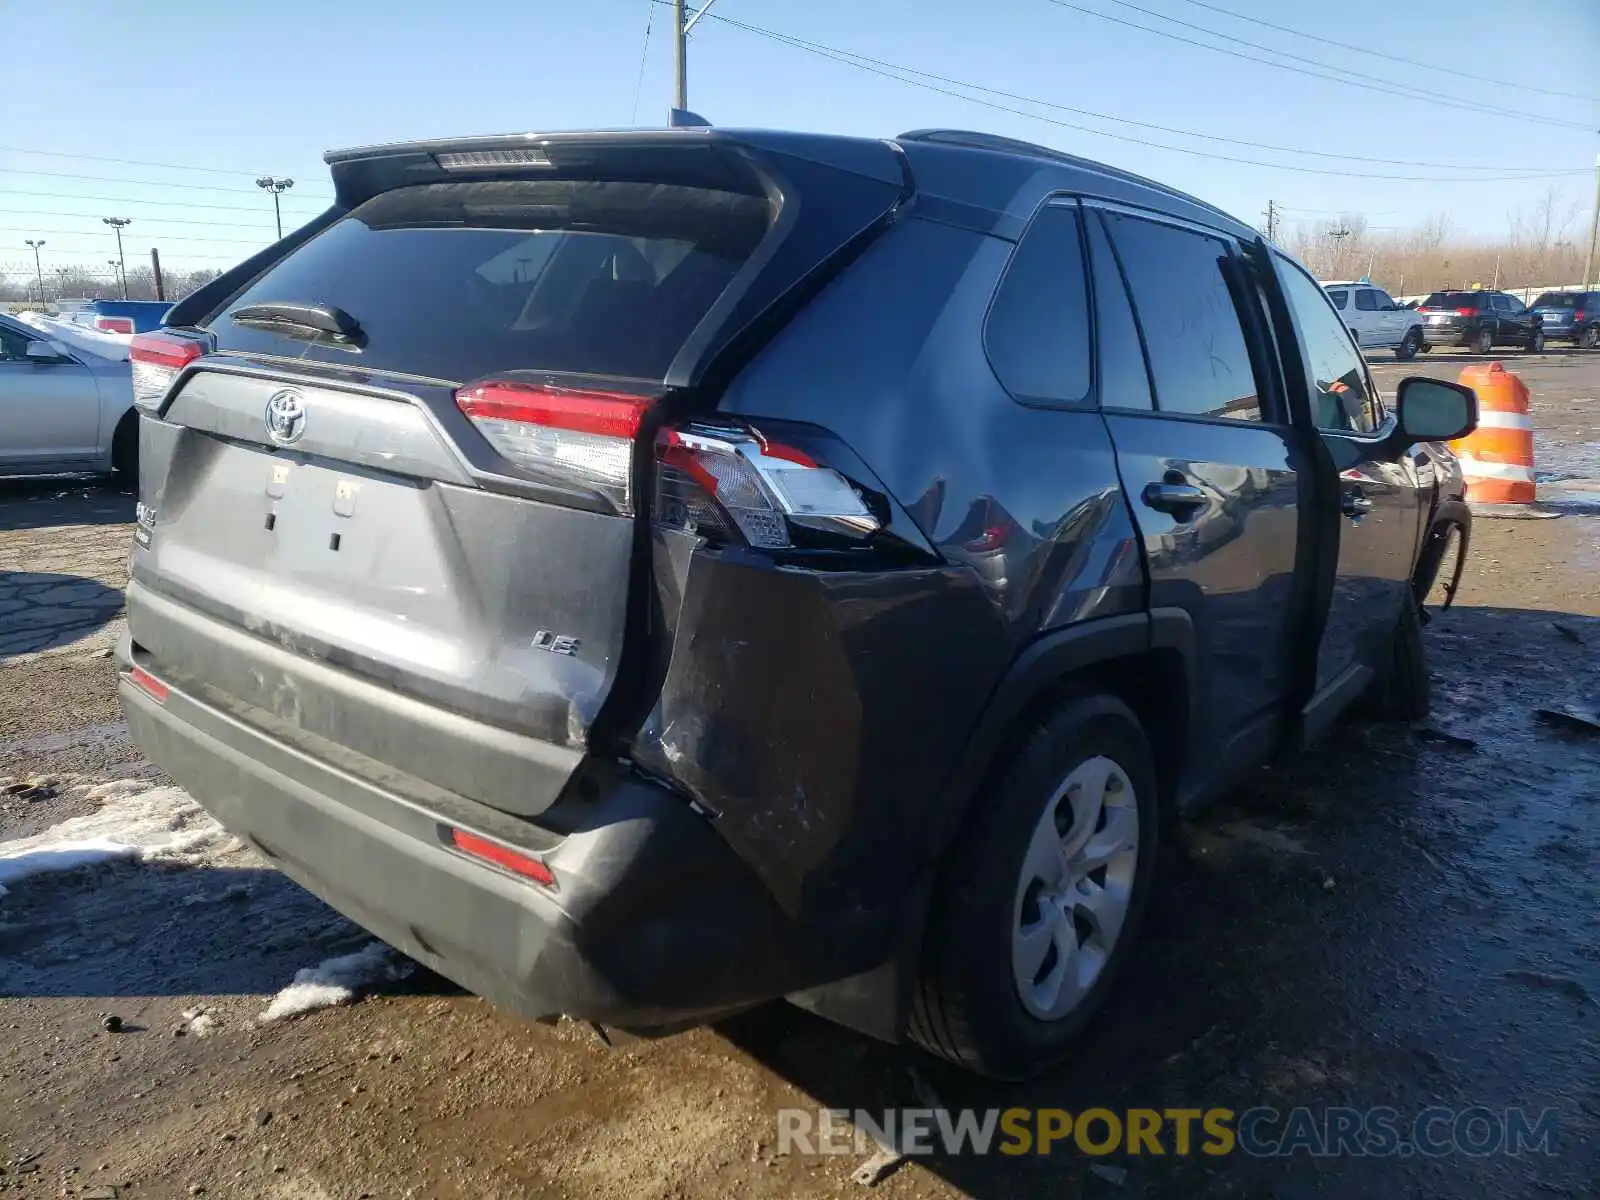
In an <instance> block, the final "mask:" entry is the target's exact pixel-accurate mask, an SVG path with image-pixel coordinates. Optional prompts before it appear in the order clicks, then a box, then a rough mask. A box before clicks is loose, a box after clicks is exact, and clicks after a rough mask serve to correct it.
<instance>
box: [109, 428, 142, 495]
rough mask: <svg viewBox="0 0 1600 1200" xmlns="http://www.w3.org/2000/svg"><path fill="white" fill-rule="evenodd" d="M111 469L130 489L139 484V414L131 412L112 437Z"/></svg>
mask: <svg viewBox="0 0 1600 1200" xmlns="http://www.w3.org/2000/svg"><path fill="white" fill-rule="evenodd" d="M111 469H112V470H113V471H115V472H116V473H117V479H118V480H120V481H121V482H122V483H124V484H126V485H127V486H129V487H133V486H135V485H137V484H138V482H139V414H138V413H136V412H134V411H133V410H131V409H130V410H129V411H128V412H127V414H126V415H125V416H124V417H123V418H122V420H121V421H119V422H117V431H116V432H115V433H114V434H112V435H111Z"/></svg>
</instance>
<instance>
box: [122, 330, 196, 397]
mask: <svg viewBox="0 0 1600 1200" xmlns="http://www.w3.org/2000/svg"><path fill="white" fill-rule="evenodd" d="M204 353H205V348H204V346H202V345H201V343H200V342H199V341H198V340H196V339H195V338H191V337H184V336H183V335H181V334H176V333H140V334H135V335H134V338H133V341H132V342H131V343H129V346H128V361H129V362H130V363H131V364H132V374H133V402H134V403H135V404H137V405H138V406H139V407H141V408H157V407H159V406H160V404H161V401H162V400H163V399H165V398H166V395H167V389H168V388H170V387H171V386H172V381H173V380H174V379H176V378H177V377H178V374H179V373H180V372H181V371H182V370H183V369H184V368H185V367H186V366H188V365H189V364H190V363H192V362H193V361H194V360H195V359H197V358H199V357H200V356H201V355H202V354H204Z"/></svg>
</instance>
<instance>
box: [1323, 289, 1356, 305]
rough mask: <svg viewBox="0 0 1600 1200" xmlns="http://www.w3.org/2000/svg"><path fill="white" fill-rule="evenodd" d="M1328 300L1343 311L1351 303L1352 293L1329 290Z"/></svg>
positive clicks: (1341, 290)
mask: <svg viewBox="0 0 1600 1200" xmlns="http://www.w3.org/2000/svg"><path fill="white" fill-rule="evenodd" d="M1327 292H1328V299H1329V300H1332V301H1333V306H1334V307H1335V308H1339V309H1342V308H1343V307H1344V306H1345V305H1346V304H1348V303H1349V302H1350V293H1349V292H1347V291H1345V290H1344V289H1343V288H1328V289H1327Z"/></svg>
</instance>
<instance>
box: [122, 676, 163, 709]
mask: <svg viewBox="0 0 1600 1200" xmlns="http://www.w3.org/2000/svg"><path fill="white" fill-rule="evenodd" d="M128 682H129V683H131V684H133V685H134V686H135V687H137V688H138V689H139V690H140V691H142V692H144V693H145V694H146V695H148V696H149V697H150V698H151V699H153V700H154V701H155V702H156V703H157V704H165V703H166V702H167V696H168V695H169V692H170V689H168V687H167V685H166V684H164V683H162V682H161V680H159V679H157V678H156V677H155V676H154V675H152V674H150V672H149V671H146V670H145V669H144V668H143V667H134V668H133V669H132V670H131V671H129V672H128Z"/></svg>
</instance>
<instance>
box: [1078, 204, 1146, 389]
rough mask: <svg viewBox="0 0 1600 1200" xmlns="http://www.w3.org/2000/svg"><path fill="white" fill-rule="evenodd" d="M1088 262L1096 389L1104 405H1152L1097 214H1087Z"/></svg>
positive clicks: (1135, 332) (1134, 329) (1118, 274)
mask: <svg viewBox="0 0 1600 1200" xmlns="http://www.w3.org/2000/svg"><path fill="white" fill-rule="evenodd" d="M1088 232H1089V264H1090V267H1091V274H1093V276H1094V307H1095V317H1096V329H1097V330H1098V332H1099V337H1098V338H1097V339H1096V340H1097V341H1098V343H1099V353H1100V374H1099V393H1100V404H1101V407H1103V408H1137V409H1146V410H1148V409H1151V408H1154V407H1155V402H1154V400H1152V398H1151V396H1150V376H1149V375H1148V374H1147V373H1146V371H1145V363H1144V349H1143V347H1142V346H1141V345H1140V343H1139V329H1138V326H1136V325H1135V324H1134V322H1133V309H1132V308H1131V307H1130V306H1129V303H1128V289H1127V288H1126V287H1125V286H1124V284H1123V282H1122V268H1121V267H1120V266H1118V265H1117V259H1116V254H1115V252H1114V251H1113V250H1112V249H1111V240H1110V239H1109V238H1108V237H1107V236H1106V231H1105V227H1104V226H1102V225H1101V224H1100V221H1099V219H1098V218H1097V217H1096V216H1093V215H1091V216H1090V217H1089V218H1088Z"/></svg>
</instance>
